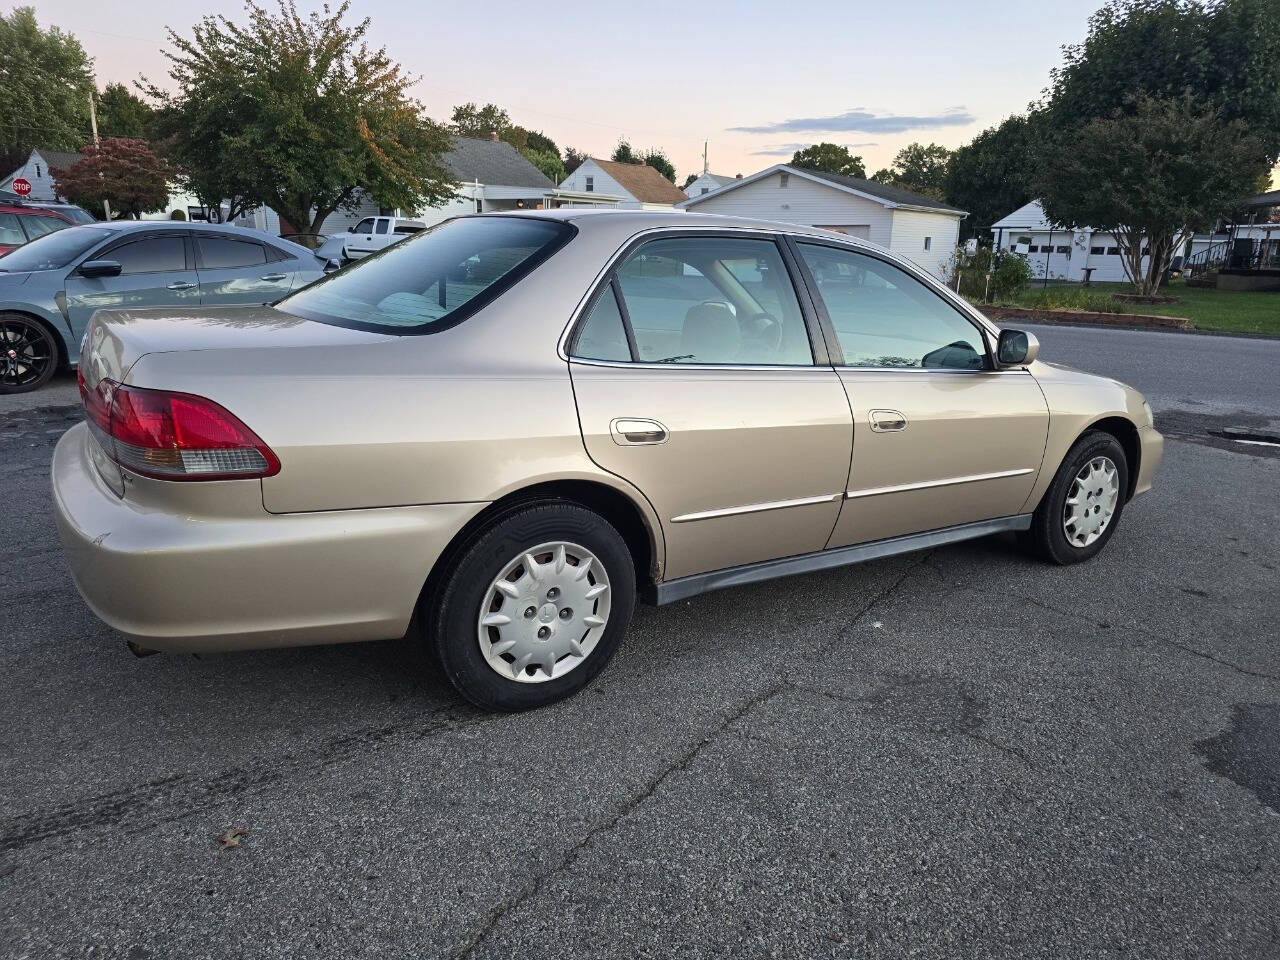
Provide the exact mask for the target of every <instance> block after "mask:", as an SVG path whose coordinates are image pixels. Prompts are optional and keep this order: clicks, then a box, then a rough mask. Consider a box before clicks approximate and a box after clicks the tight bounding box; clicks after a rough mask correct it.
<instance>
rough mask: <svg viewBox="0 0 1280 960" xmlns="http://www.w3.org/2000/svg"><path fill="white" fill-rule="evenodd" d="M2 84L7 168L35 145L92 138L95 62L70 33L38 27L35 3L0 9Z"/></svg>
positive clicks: (58, 146) (70, 146)
mask: <svg viewBox="0 0 1280 960" xmlns="http://www.w3.org/2000/svg"><path fill="white" fill-rule="evenodd" d="M0 90H3V91H4V95H3V96H0V165H3V167H4V171H5V172H6V173H7V172H8V171H10V170H12V169H13V168H14V167H17V166H19V165H20V164H22V163H24V162H25V161H26V159H27V157H28V156H30V155H31V151H32V150H33V149H35V148H36V147H45V148H47V149H50V150H79V149H80V146H81V144H83V143H84V142H85V141H86V140H87V139H88V135H89V97H90V95H91V94H92V93H93V69H92V63H91V62H90V60H89V57H88V56H87V55H86V54H85V52H84V48H83V47H81V46H80V41H79V40H77V39H76V38H75V37H74V36H72V35H71V34H68V33H63V32H62V31H61V30H59V29H58V28H57V27H50V28H49V29H47V30H42V29H40V25H39V23H37V22H36V15H35V11H34V10H33V9H32V8H31V7H16V8H15V9H14V10H13V11H12V12H11V13H9V14H8V15H7V16H3V15H0Z"/></svg>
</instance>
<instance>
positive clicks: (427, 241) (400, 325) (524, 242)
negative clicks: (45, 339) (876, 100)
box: [0, 216, 575, 333]
mask: <svg viewBox="0 0 1280 960" xmlns="http://www.w3.org/2000/svg"><path fill="white" fill-rule="evenodd" d="M574 233H575V230H574V228H573V227H571V226H570V225H569V224H567V223H561V222H559V221H554V220H538V219H534V218H531V217H495V216H481V217H462V218H459V219H457V220H446V221H445V222H444V223H441V224H438V225H437V226H434V227H432V228H430V229H429V230H424V231H422V232H421V233H419V234H418V235H417V236H414V237H410V238H408V239H406V240H402V241H400V242H399V243H396V244H393V245H391V246H389V247H387V248H386V249H385V250H383V251H381V252H380V253H378V254H375V255H374V256H372V257H368V258H367V259H364V260H361V261H360V262H359V263H357V264H355V265H353V266H350V267H348V268H347V269H345V270H343V271H341V272H340V273H335V274H332V275H330V276H328V277H326V278H324V279H323V280H321V281H319V282H318V283H313V284H312V285H311V286H309V287H307V288H305V289H303V290H301V291H299V292H298V293H295V294H294V295H293V296H291V297H286V298H285V299H284V300H281V301H280V302H279V303H278V304H276V306H277V307H278V308H279V309H280V310H283V311H285V312H286V313H291V314H294V315H295V316H299V317H305V318H306V319H308V320H317V321H319V322H321V323H331V324H336V325H338V326H344V327H355V328H357V329H361V330H377V331H381V332H386V333H433V332H435V331H437V330H443V329H445V328H447V327H451V326H453V325H454V324H456V323H459V322H461V321H462V320H465V319H466V318H467V317H468V316H470V315H471V314H473V313H475V312H476V311H477V310H479V309H480V308H481V307H483V306H484V305H485V304H488V303H490V302H492V301H493V300H494V299H495V298H497V297H498V296H499V295H500V294H501V293H502V291H504V290H506V289H507V288H508V287H510V286H511V285H512V284H513V283H515V282H516V281H518V280H519V279H520V278H521V277H523V276H525V275H526V274H528V273H529V272H530V271H531V270H533V269H534V268H535V267H536V266H537V265H538V264H540V263H541V262H542V261H543V260H545V259H546V258H547V257H549V256H551V254H553V253H554V252H555V251H556V250H558V249H560V247H562V246H563V245H564V244H565V243H566V242H568V240H569V239H570V238H571V237H572V236H573V234H574ZM0 266H3V261H0Z"/></svg>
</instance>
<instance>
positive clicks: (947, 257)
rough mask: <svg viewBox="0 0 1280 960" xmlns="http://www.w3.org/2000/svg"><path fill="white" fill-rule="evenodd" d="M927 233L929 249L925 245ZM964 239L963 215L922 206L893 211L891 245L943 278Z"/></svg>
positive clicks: (891, 247) (893, 248) (923, 268)
mask: <svg viewBox="0 0 1280 960" xmlns="http://www.w3.org/2000/svg"><path fill="white" fill-rule="evenodd" d="M925 237H928V238H929V249H928V250H926V249H925V248H924V242H925ZM959 240H960V218H959V217H952V216H947V215H946V214H943V213H925V212H923V211H920V210H901V209H897V210H894V211H893V233H892V236H891V238H890V243H889V249H890V250H892V251H893V252H894V253H896V254H898V255H900V256H903V257H906V258H907V259H908V260H911V261H912V262H913V263H915V264H916V265H917V266H919V267H920V268H921V269H922V270H927V271H928V272H929V273H932V274H933V275H934V276H935V277H937V278H939V279H940V280H946V279H947V276H948V272H949V268H950V265H951V257H952V256H953V255H954V254H955V252H956V244H957V243H958V242H959Z"/></svg>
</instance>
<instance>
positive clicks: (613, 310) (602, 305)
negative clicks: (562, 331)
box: [573, 284, 631, 362]
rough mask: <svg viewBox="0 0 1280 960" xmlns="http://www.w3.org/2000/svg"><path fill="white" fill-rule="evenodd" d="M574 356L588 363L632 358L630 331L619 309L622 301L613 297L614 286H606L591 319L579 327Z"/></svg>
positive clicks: (588, 318)
mask: <svg viewBox="0 0 1280 960" xmlns="http://www.w3.org/2000/svg"><path fill="white" fill-rule="evenodd" d="M573 355H574V356H575V357H581V358H582V359H584V360H615V361H622V362H626V361H628V360H630V359H631V348H630V347H629V346H628V345H627V331H626V328H625V327H624V326H623V324H622V313H621V311H620V310H618V299H617V297H615V296H614V295H613V284H609V286H607V287H605V289H604V292H603V293H602V294H601V295H600V296H599V297H598V298H597V299H596V305H595V306H594V307H592V308H591V312H590V313H589V314H587V319H586V320H585V321H583V323H582V325H581V326H579V327H578V335H577V341H576V342H575V343H574V347H573Z"/></svg>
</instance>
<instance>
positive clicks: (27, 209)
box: [0, 203, 93, 257]
mask: <svg viewBox="0 0 1280 960" xmlns="http://www.w3.org/2000/svg"><path fill="white" fill-rule="evenodd" d="M76 209H79V208H78V207H77V208H76ZM89 219H90V220H91V221H92V219H93V218H92V217H90V218H89ZM77 222H78V221H77V220H76V219H73V218H72V216H71V215H70V214H69V213H66V212H64V210H63V209H62V208H60V207H54V206H48V207H45V206H30V205H28V204H25V203H0V257H2V256H4V255H5V254H6V253H8V252H9V251H10V250H12V249H14V248H15V247H20V246H22V245H23V244H24V243H27V242H28V241H30V240H34V239H35V238H36V237H43V236H44V235H45V234H46V233H53V231H55V230H61V229H63V228H64V227H70V226H74V225H75V224H76V223H77Z"/></svg>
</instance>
